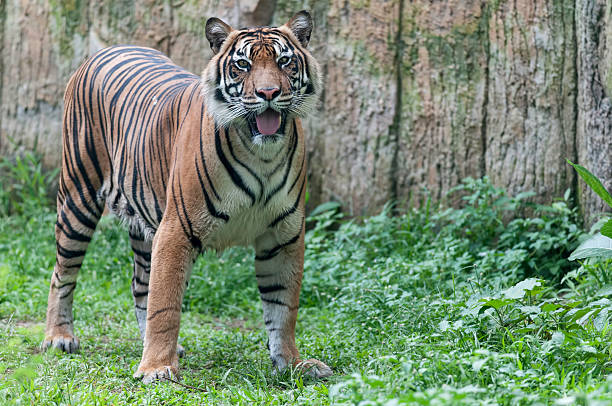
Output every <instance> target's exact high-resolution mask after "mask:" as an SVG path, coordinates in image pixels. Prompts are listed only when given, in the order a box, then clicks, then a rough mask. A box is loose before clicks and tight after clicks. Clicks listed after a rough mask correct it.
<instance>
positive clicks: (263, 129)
mask: <svg viewBox="0 0 612 406" xmlns="http://www.w3.org/2000/svg"><path fill="white" fill-rule="evenodd" d="M247 121H248V122H249V127H250V129H251V134H252V135H253V138H255V137H260V136H263V138H276V137H273V136H274V135H277V134H279V130H280V129H281V126H282V124H283V121H284V117H283V115H282V114H281V113H279V112H278V111H276V110H273V109H271V108H268V109H266V110H265V111H264V112H263V113H261V114H257V115H256V116H254V117H251V118H250V119H249V120H247Z"/></svg>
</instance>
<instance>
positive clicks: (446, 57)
mask: <svg viewBox="0 0 612 406" xmlns="http://www.w3.org/2000/svg"><path fill="white" fill-rule="evenodd" d="M303 8H306V9H309V10H311V12H312V14H313V16H314V19H315V31H314V35H313V39H312V42H311V44H310V48H311V50H312V52H313V53H314V55H315V56H316V57H317V58H318V59H319V61H320V62H321V65H322V68H323V72H324V73H325V92H324V94H323V102H322V104H321V106H320V108H319V110H318V112H317V114H316V115H315V116H314V117H312V118H311V119H310V120H308V121H307V122H306V123H305V126H306V128H307V131H308V133H309V137H308V151H309V161H310V168H309V196H310V200H309V206H310V207H314V206H315V205H317V204H318V203H321V202H324V201H327V200H337V201H340V202H341V203H342V204H343V205H344V209H345V210H347V211H349V212H351V213H352V214H354V215H362V214H371V213H375V212H376V211H378V210H380V208H381V207H382V206H383V205H384V204H385V202H387V201H389V200H397V201H398V202H399V204H400V205H406V204H419V201H421V199H422V198H423V196H425V195H428V196H431V197H432V198H434V199H435V200H438V199H440V198H442V197H443V196H444V195H445V193H446V192H447V191H448V190H449V189H450V188H452V187H453V186H454V185H456V184H457V183H458V182H459V181H460V180H461V179H462V178H464V177H466V176H472V177H479V176H483V175H488V176H489V177H490V178H491V179H492V180H493V182H494V183H495V184H496V185H498V186H503V187H506V188H507V189H508V190H509V191H510V192H512V193H517V192H519V191H528V190H533V191H535V192H536V197H535V198H534V199H535V200H536V201H538V202H549V201H551V200H552V199H553V198H554V197H558V196H561V195H563V193H564V191H565V190H566V189H567V188H572V189H573V190H575V191H576V196H577V198H578V201H579V203H580V207H581V209H582V211H583V214H584V216H585V219H586V220H587V222H590V221H591V220H590V219H591V218H592V215H594V214H596V213H598V212H600V211H602V210H603V209H604V208H605V207H604V205H603V203H602V202H601V201H600V199H599V198H597V197H596V196H595V195H594V194H593V193H591V192H590V191H588V190H587V189H586V188H585V187H584V183H583V182H582V181H578V180H577V177H576V175H575V173H574V172H573V170H571V168H570V167H569V165H567V164H566V163H565V159H566V158H569V159H571V160H573V161H575V162H576V161H577V162H578V163H580V164H582V165H584V166H586V167H587V168H589V169H591V170H592V171H593V172H594V173H595V174H596V175H598V176H599V177H600V178H602V180H603V181H604V184H605V185H606V186H607V187H608V188H609V189H610V188H611V187H612V150H611V149H612V124H611V123H612V121H611V119H612V117H611V115H612V111H611V109H612V106H611V105H610V103H611V101H610V92H611V91H612V26H611V24H612V20H611V18H612V17H611V14H612V3H610V0H607V1H606V0H516V1H512V2H510V1H503V0H502V1H500V0H412V1H407V0H329V1H314V0H306V1H296V0H228V1H224V2H219V1H212V0H204V1H198V0H173V1H170V0H166V1H162V0H143V1H133V0H121V1H116V0H112V1H111V0H102V1H90V0H62V1H57V0H3V1H0V49H1V50H2V52H1V57H0V154H4V155H6V154H12V153H14V151H15V149H16V148H26V149H31V148H36V149H37V150H39V151H40V152H41V153H42V154H43V156H44V163H45V165H47V166H48V167H54V166H57V165H59V154H60V145H61V144H60V136H61V135H60V126H61V109H62V95H63V88H64V85H65V83H66V81H67V79H68V77H69V75H70V74H71V72H72V71H73V70H74V69H76V67H77V66H78V65H79V64H80V63H81V62H82V61H83V60H84V59H85V58H87V56H89V55H91V54H92V53H93V52H95V51H96V50H98V49H100V48H102V47H104V46H107V45H111V44H116V43H134V44H139V45H146V46H151V47H154V48H157V49H160V50H161V51H163V52H165V53H166V54H168V55H169V56H170V57H171V58H173V59H174V60H175V61H176V62H177V63H178V64H180V65H182V66H185V67H186V68H187V69H189V70H191V71H192V72H195V73H200V72H201V71H202V70H203V68H204V66H205V65H206V63H207V61H208V60H209V58H210V56H211V53H210V49H209V46H208V43H207V41H206V39H205V35H204V27H205V23H206V19H207V18H209V17H211V16H217V17H220V18H222V19H224V20H225V21H227V22H228V23H230V24H231V25H233V26H235V27H243V26H249V25H265V24H270V23H272V24H274V25H278V24H282V23H284V22H286V21H287V19H289V18H290V17H291V16H292V15H293V13H295V12H296V11H298V10H300V9H303ZM425 189H427V192H426V193H425V192H424V190H425Z"/></svg>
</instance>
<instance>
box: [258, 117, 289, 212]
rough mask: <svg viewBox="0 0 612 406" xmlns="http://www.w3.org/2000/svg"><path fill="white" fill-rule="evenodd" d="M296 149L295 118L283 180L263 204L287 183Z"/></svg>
mask: <svg viewBox="0 0 612 406" xmlns="http://www.w3.org/2000/svg"><path fill="white" fill-rule="evenodd" d="M296 150H297V128H296V125H295V120H293V144H292V146H291V153H290V154H289V160H288V161H287V169H285V174H284V175H283V180H282V181H281V182H280V183H279V184H278V185H276V186H275V187H274V188H273V189H272V190H271V191H270V192H269V193H268V195H267V196H266V199H265V201H264V204H268V203H269V202H270V200H272V197H274V195H275V194H277V193H278V192H279V191H280V190H281V189H282V188H283V187H284V186H285V185H286V184H287V178H288V177H289V172H290V171H291V166H292V163H293V156H294V154H295V151H296Z"/></svg>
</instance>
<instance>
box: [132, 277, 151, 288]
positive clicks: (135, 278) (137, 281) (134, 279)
mask: <svg viewBox="0 0 612 406" xmlns="http://www.w3.org/2000/svg"><path fill="white" fill-rule="evenodd" d="M134 281H135V282H136V283H138V284H139V285H143V286H149V282H145V281H143V280H142V279H140V278H139V277H138V276H136V274H134V275H132V282H134Z"/></svg>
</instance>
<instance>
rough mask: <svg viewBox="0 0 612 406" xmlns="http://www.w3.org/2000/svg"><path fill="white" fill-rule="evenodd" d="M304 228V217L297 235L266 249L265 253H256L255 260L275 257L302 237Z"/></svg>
mask: <svg viewBox="0 0 612 406" xmlns="http://www.w3.org/2000/svg"><path fill="white" fill-rule="evenodd" d="M303 229H304V219H302V226H301V227H300V232H299V233H297V234H296V236H295V237H293V238H291V239H290V240H289V241H287V242H285V243H282V244H279V245H277V246H276V247H274V248H272V249H271V250H265V251H264V253H263V254H261V255H255V261H267V260H269V259H272V258H274V257H275V256H277V255H278V253H279V252H280V250H281V249H283V248H285V247H286V246H288V245H291V244H293V243H295V242H296V241H297V240H298V239H299V238H300V235H301V234H302V230H303Z"/></svg>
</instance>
